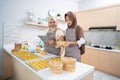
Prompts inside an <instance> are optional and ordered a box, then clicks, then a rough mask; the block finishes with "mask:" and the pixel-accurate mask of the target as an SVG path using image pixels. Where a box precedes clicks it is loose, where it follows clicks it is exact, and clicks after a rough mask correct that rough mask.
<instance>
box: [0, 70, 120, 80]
mask: <svg viewBox="0 0 120 80" xmlns="http://www.w3.org/2000/svg"><path fill="white" fill-rule="evenodd" d="M0 80H1V79H0ZM6 80H13V79H6ZM94 80H120V78H117V77H114V76H111V75H108V74H105V73H103V72H100V71H95V73H94Z"/></svg>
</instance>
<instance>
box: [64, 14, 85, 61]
mask: <svg viewBox="0 0 120 80" xmlns="http://www.w3.org/2000/svg"><path fill="white" fill-rule="evenodd" d="M65 21H66V23H67V26H68V28H67V29H66V36H65V41H66V44H65V56H67V57H73V58H76V59H77V61H80V52H81V51H80V49H79V47H80V46H81V45H82V44H85V39H84V33H83V29H82V30H80V28H81V27H80V26H79V25H77V20H76V16H75V15H74V14H73V12H67V13H66V14H65ZM77 29H78V30H77ZM76 30H77V32H76ZM76 36H77V37H79V39H78V40H77V39H76Z"/></svg>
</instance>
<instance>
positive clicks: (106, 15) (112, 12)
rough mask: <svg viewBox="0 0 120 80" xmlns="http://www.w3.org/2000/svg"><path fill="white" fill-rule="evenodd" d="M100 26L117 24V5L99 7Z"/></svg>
mask: <svg viewBox="0 0 120 80" xmlns="http://www.w3.org/2000/svg"><path fill="white" fill-rule="evenodd" d="M100 14H101V15H100V16H101V24H102V26H116V25H117V7H108V8H104V9H100Z"/></svg>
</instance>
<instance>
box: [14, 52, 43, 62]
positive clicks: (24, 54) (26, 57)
mask: <svg viewBox="0 0 120 80" xmlns="http://www.w3.org/2000/svg"><path fill="white" fill-rule="evenodd" d="M13 54H14V55H16V56H17V57H19V58H20V59H22V60H24V61H27V60H33V59H38V58H42V57H41V56H38V55H36V54H34V53H31V52H28V51H18V52H13Z"/></svg>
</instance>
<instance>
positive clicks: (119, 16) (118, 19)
mask: <svg viewBox="0 0 120 80" xmlns="http://www.w3.org/2000/svg"><path fill="white" fill-rule="evenodd" d="M117 26H118V27H117V30H120V6H118V12H117Z"/></svg>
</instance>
